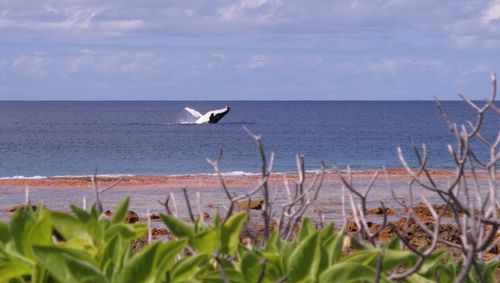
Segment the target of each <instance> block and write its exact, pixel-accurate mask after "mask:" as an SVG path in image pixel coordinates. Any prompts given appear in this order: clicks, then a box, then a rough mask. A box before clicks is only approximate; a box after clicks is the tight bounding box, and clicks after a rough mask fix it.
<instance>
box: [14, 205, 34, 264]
mask: <svg viewBox="0 0 500 283" xmlns="http://www.w3.org/2000/svg"><path fill="white" fill-rule="evenodd" d="M34 224H35V219H34V216H33V212H32V211H31V210H28V209H18V210H17V211H16V212H15V213H14V215H13V216H12V218H11V219H10V223H9V230H10V234H11V235H12V239H13V240H14V245H15V247H16V250H17V251H18V252H19V253H20V254H22V255H25V256H30V255H31V250H30V248H31V247H30V246H29V241H28V237H29V234H30V233H29V232H30V230H31V229H32V227H33V225H34Z"/></svg>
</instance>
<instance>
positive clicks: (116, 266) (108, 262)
mask: <svg viewBox="0 0 500 283" xmlns="http://www.w3.org/2000/svg"><path fill="white" fill-rule="evenodd" d="M128 249H130V244H129V241H124V240H123V239H122V237H121V236H120V235H116V236H115V237H113V238H112V239H111V240H110V241H108V242H106V243H105V244H104V248H103V249H102V254H101V255H100V268H101V270H103V271H104V273H105V275H106V277H107V278H108V279H112V278H113V277H114V276H115V275H116V274H118V273H119V272H120V270H121V268H122V265H123V262H124V261H125V260H127V254H128V253H127V252H128Z"/></svg>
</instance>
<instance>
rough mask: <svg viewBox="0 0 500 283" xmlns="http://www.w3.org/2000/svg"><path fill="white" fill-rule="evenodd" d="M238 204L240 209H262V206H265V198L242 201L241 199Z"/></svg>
mask: <svg viewBox="0 0 500 283" xmlns="http://www.w3.org/2000/svg"><path fill="white" fill-rule="evenodd" d="M249 204H250V205H249ZM236 206H237V207H238V209H240V210H246V209H249V208H250V209H255V210H262V207H263V206H264V200H263V199H250V201H248V200H242V201H239V202H238V203H237V204H236Z"/></svg>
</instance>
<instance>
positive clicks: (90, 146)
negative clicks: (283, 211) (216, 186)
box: [0, 101, 500, 177]
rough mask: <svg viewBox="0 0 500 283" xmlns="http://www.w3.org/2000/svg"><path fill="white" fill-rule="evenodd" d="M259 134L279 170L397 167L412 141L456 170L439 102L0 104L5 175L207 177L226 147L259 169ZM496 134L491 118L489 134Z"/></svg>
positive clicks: (230, 160) (244, 165) (463, 112)
mask: <svg viewBox="0 0 500 283" xmlns="http://www.w3.org/2000/svg"><path fill="white" fill-rule="evenodd" d="M225 105H229V106H230V107H231V112H230V113H229V114H228V115H227V116H226V117H224V118H223V119H222V120H221V121H220V122H219V124H209V125H194V124H180V123H179V122H182V121H184V118H185V117H186V116H187V115H186V113H185V111H183V108H184V107H185V106H189V107H192V108H195V109H198V110H199V111H200V112H205V111H208V110H211V109H215V108H221V107H223V106H225ZM444 105H445V107H446V108H447V109H448V110H449V112H450V113H452V114H453V115H452V117H453V118H454V119H457V120H458V121H459V122H464V121H465V120H466V119H471V118H473V117H474V116H472V112H471V111H470V109H469V108H468V107H467V106H466V105H464V104H463V103H462V102H444ZM243 125H246V126H247V127H248V128H250V129H251V130H252V131H254V132H256V133H261V134H262V135H263V141H264V145H265V148H266V149H267V151H268V152H271V151H274V152H275V154H276V159H275V171H281V172H283V171H293V170H295V168H296V167H295V166H296V165H295V155H296V154H303V155H304V156H305V158H306V164H307V167H308V168H309V169H315V168H318V166H319V163H320V162H321V161H324V162H325V163H326V165H327V166H328V167H331V166H338V167H342V166H346V165H351V166H352V167H353V168H357V169H365V168H366V169H368V168H379V167H381V166H382V165H385V166H387V167H396V166H399V164H400V163H399V161H398V159H397V156H396V147H397V146H402V147H403V149H404V150H406V151H408V150H409V147H408V144H409V142H408V136H411V137H413V138H414V139H415V140H416V141H417V143H419V144H420V143H422V142H425V143H427V144H428V146H429V149H430V165H431V166H433V167H450V166H452V161H451V158H450V157H449V156H448V154H447V153H446V144H447V143H449V142H453V138H452V137H451V135H450V133H449V131H448V130H447V128H446V127H445V124H444V122H443V119H442V118H441V116H440V114H439V112H438V109H437V107H436V105H435V103H434V102H415V101H408V102H400V101H399V102H371V101H364V102H348V101H346V102H344V101H342V102H340V101H314V102H312V101H308V102H302V101H294V102H269V101H255V102H254V101H252V102H245V101H223V102H217V101H210V102H192V101H184V102H182V101H174V102H172V101H152V102H150V101H148V102H141V101H137V102H136V101H134V102H0V176H2V177H6V176H36V175H41V176H55V175H88V174H92V172H93V171H94V169H95V167H96V166H98V170H99V173H103V174H118V173H126V174H183V173H209V172H212V168H211V166H210V165H209V164H208V163H207V162H206V158H207V157H214V156H215V155H216V153H217V151H218V150H219V149H220V148H223V149H224V156H223V159H222V162H221V169H222V170H223V171H245V172H257V171H259V155H258V151H257V148H256V146H255V143H254V142H253V140H252V139H251V138H250V137H249V136H248V134H247V133H246V132H245V131H244V130H243ZM499 129H500V120H499V119H498V116H494V115H490V116H488V121H487V124H486V125H485V127H484V128H483V133H484V135H486V136H488V137H493V136H495V135H496V134H497V133H498V130H499Z"/></svg>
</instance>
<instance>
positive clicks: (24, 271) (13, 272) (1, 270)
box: [0, 262, 31, 282]
mask: <svg viewBox="0 0 500 283" xmlns="http://www.w3.org/2000/svg"><path fill="white" fill-rule="evenodd" d="M30 273H31V266H29V265H27V264H24V263H18V262H7V263H0V282H7V281H8V280H10V279H13V278H18V277H21V276H23V275H29V274H30Z"/></svg>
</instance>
